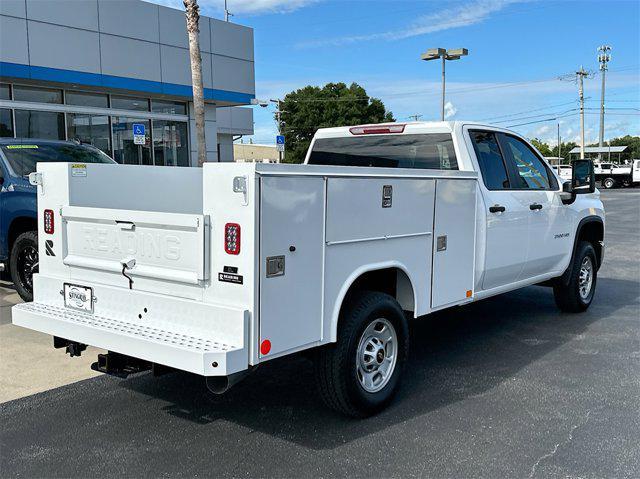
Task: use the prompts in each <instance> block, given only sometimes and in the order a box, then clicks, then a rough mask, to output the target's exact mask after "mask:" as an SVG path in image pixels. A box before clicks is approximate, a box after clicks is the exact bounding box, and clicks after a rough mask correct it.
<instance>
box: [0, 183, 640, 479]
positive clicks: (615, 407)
mask: <svg viewBox="0 0 640 479" xmlns="http://www.w3.org/2000/svg"><path fill="white" fill-rule="evenodd" d="M603 199H604V201H605V207H606V209H607V237H606V243H607V249H606V256H605V263H604V265H603V267H602V269H601V270H600V275H599V278H598V287H597V292H596V298H595V300H594V303H593V304H592V306H591V308H590V309H589V311H588V312H587V313H585V314H580V315H569V314H561V313H560V312H559V311H558V310H557V309H556V307H555V305H554V302H553V297H552V294H551V291H550V290H549V289H546V288H542V287H530V288H526V289H523V290H520V291H517V292H513V293H510V294H505V295H503V296H500V297H496V298H492V299H488V300H485V301H482V302H479V303H476V304H473V305H470V306H467V307H463V308H456V309H454V310H451V311H447V312H443V313H439V314H437V315H434V316H433V317H430V318H429V319H425V320H424V321H420V322H416V323H415V324H414V325H413V326H412V329H411V334H412V344H411V348H412V350H411V358H410V363H409V366H408V370H407V371H406V379H405V381H404V384H403V387H402V390H401V392H400V394H399V396H398V398H397V400H396V401H395V402H394V403H393V405H392V407H390V408H389V409H388V410H387V411H385V412H384V413H383V414H381V415H379V416H377V417H374V418H371V419H368V420H364V421H355V420H350V419H345V418H343V417H341V416H338V415H336V414H334V413H332V412H331V411H329V410H328V409H326V408H325V407H324V406H323V404H322V403H321V402H320V399H319V398H318V396H317V394H316V393H315V389H314V386H315V385H314V378H313V369H312V365H311V362H310V361H308V360H307V359H305V358H304V357H295V358H288V359H287V358H284V359H280V360H275V361H273V362H271V363H268V364H267V365H265V366H264V367H261V368H260V369H258V370H257V372H256V373H254V374H253V375H252V376H250V377H249V378H247V379H246V380H245V381H244V382H242V383H240V384H238V385H237V386H235V387H234V388H233V389H232V390H231V391H230V392H229V393H227V394H226V395H224V396H212V395H210V394H209V393H207V391H206V389H205V387H204V384H203V381H202V380H201V379H199V378H197V377H194V376H190V375H187V374H181V373H174V374H169V375H166V376H162V377H159V378H154V377H153V376H151V375H150V374H141V375H138V376H135V377H131V378H129V379H126V380H122V379H116V378H112V377H106V376H100V377H95V378H89V379H85V380H82V381H80V382H74V383H71V384H68V385H65V386H61V387H56V388H54V389H49V390H47V391H45V392H40V393H38V394H34V395H31V396H27V397H22V398H20V399H15V400H12V401H8V402H4V403H3V404H0V423H1V426H0V428H1V431H0V474H1V475H2V476H3V477H17V476H22V477H24V476H26V477H44V476H46V477H63V476H64V477H69V476H81V477H96V476H100V477H116V476H118V477H120V476H125V477H143V476H144V477H148V476H154V477H155V476H162V475H167V476H216V477H229V476H233V477H306V476H321V477H335V476H338V477H345V476H349V477H368V478H371V477H412V476H420V477H425V476H428V477H490V478H495V477H518V478H522V477H549V476H551V477H640V440H639V438H640V189H635V190H614V191H607V192H604V193H603ZM1 291H4V292H6V291H7V290H6V288H5V289H2V290H1ZM1 311H2V314H3V318H6V316H7V311H8V309H7V308H4V309H2V310H1ZM3 322H4V321H3ZM6 326H8V327H11V328H13V326H11V325H6ZM3 327H4V326H3ZM2 334H3V335H4V334H5V332H4V330H3V333H2ZM16 349H19V348H16ZM52 354H56V355H58V356H59V357H60V358H62V359H64V360H65V361H77V359H76V358H74V359H69V358H65V357H64V354H63V353H62V352H60V351H53V353H52ZM89 359H91V358H89ZM82 360H84V356H83V358H82ZM87 361H88V360H87ZM2 362H3V363H4V359H3V361H2ZM14 367H15V368H16V369H17V372H16V374H21V371H22V370H28V369H30V368H39V369H42V370H44V371H47V370H51V368H52V365H51V364H48V363H47V362H46V361H45V362H34V360H33V358H32V357H31V356H30V354H29V350H28V348H25V349H24V354H23V356H22V357H20V360H19V362H17V363H16V365H15V366H14ZM53 367H55V365H53ZM2 374H3V375H6V374H9V372H8V371H7V370H6V368H3V369H2ZM2 379H3V381H4V380H5V378H2ZM69 382H70V381H69Z"/></svg>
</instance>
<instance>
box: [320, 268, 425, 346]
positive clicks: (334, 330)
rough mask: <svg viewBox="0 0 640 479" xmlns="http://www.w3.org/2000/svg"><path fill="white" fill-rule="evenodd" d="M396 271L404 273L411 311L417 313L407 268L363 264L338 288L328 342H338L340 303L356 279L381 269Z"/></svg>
mask: <svg viewBox="0 0 640 479" xmlns="http://www.w3.org/2000/svg"><path fill="white" fill-rule="evenodd" d="M393 268H395V269H398V270H400V271H402V272H403V273H404V275H405V276H406V278H407V280H408V281H409V284H410V285H411V292H412V296H413V297H412V298H411V299H412V302H413V311H414V312H415V311H417V309H418V299H417V292H416V290H415V286H414V281H413V279H412V278H411V275H410V274H409V270H408V268H407V267H406V266H405V265H404V264H402V263H401V262H399V261H383V262H380V263H369V264H364V265H362V266H360V267H358V268H356V269H355V270H354V271H353V272H352V273H351V274H350V275H349V276H348V277H347V279H346V280H345V281H344V283H343V284H342V287H341V288H340V292H339V293H338V296H337V297H336V300H335V303H334V305H333V310H332V312H331V322H330V337H329V341H330V342H332V343H334V342H336V341H337V340H338V321H339V319H340V310H341V309H342V303H343V301H344V299H345V297H346V296H347V293H348V291H349V290H350V289H351V287H352V286H353V284H354V283H355V282H356V280H357V279H358V278H360V277H361V276H362V275H364V274H366V273H370V272H373V271H379V270H383V269H393Z"/></svg>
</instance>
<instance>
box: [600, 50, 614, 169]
mask: <svg viewBox="0 0 640 479" xmlns="http://www.w3.org/2000/svg"><path fill="white" fill-rule="evenodd" d="M598 51H599V52H600V53H599V55H598V62H600V71H601V72H602V87H601V91H600V143H599V145H600V148H602V147H603V146H604V83H605V80H604V79H605V76H606V72H607V68H608V67H607V63H609V60H611V55H610V54H609V52H610V51H611V47H610V46H608V45H602V46H599V47H598ZM600 159H602V153H600Z"/></svg>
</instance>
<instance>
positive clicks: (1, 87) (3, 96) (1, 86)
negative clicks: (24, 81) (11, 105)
mask: <svg viewBox="0 0 640 479" xmlns="http://www.w3.org/2000/svg"><path fill="white" fill-rule="evenodd" d="M0 100H11V86H10V85H9V84H8V83H0Z"/></svg>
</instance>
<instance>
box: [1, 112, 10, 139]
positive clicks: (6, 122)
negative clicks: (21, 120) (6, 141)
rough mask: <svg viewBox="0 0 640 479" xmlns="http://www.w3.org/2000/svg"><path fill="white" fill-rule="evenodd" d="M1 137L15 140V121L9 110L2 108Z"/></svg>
mask: <svg viewBox="0 0 640 479" xmlns="http://www.w3.org/2000/svg"><path fill="white" fill-rule="evenodd" d="M0 137H3V138H7V137H9V138H13V119H12V118H11V110H9V109H8V108H0Z"/></svg>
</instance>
